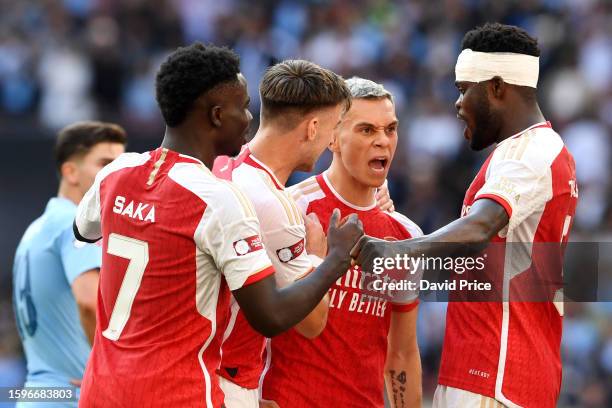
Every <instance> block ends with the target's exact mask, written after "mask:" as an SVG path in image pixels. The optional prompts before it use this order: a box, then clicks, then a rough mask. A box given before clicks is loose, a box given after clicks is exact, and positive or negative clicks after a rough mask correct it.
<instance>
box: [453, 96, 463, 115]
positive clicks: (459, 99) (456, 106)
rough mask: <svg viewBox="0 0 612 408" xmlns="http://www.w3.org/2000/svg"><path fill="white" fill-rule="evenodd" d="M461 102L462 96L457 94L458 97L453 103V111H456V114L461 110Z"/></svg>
mask: <svg viewBox="0 0 612 408" xmlns="http://www.w3.org/2000/svg"><path fill="white" fill-rule="evenodd" d="M461 102H463V95H461V94H459V97H458V98H457V100H456V101H455V109H457V112H459V110H460V109H461Z"/></svg>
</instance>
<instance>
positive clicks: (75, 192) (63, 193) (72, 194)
mask: <svg viewBox="0 0 612 408" xmlns="http://www.w3.org/2000/svg"><path fill="white" fill-rule="evenodd" d="M57 196H58V197H61V198H65V199H67V200H70V201H72V202H73V203H74V204H76V205H79V203H80V202H81V200H82V199H83V194H82V193H81V192H80V191H79V189H78V188H76V187H73V186H71V185H69V184H68V183H67V182H66V181H65V180H63V179H62V180H60V185H59V189H58V190H57Z"/></svg>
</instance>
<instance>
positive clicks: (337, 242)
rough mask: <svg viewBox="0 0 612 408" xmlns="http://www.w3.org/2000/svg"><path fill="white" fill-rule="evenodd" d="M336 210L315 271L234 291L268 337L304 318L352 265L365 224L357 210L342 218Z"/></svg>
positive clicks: (253, 322) (249, 317)
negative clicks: (282, 284)
mask: <svg viewBox="0 0 612 408" xmlns="http://www.w3.org/2000/svg"><path fill="white" fill-rule="evenodd" d="M339 218H340V212H339V211H338V210H334V213H333V214H332V216H331V219H330V223H329V225H330V227H329V230H328V233H327V245H328V248H329V252H328V255H327V257H326V258H325V260H324V261H323V263H322V264H321V265H319V267H318V268H316V269H315V270H314V271H313V272H311V273H310V274H308V276H306V277H304V278H303V279H300V280H298V281H296V282H295V283H293V284H291V285H289V286H287V287H285V288H282V289H279V288H277V287H276V281H275V279H274V277H273V276H268V277H266V278H264V279H262V280H260V281H259V282H256V283H254V284H252V285H248V286H246V287H242V288H240V289H237V290H235V291H233V292H232V293H233V295H234V297H235V298H236V301H237V302H238V304H239V305H240V308H241V309H242V311H243V313H244V315H245V317H246V319H247V320H248V322H249V323H250V324H251V326H252V327H253V328H254V329H255V330H257V331H258V332H259V333H261V334H263V335H264V336H266V337H273V336H276V335H277V334H280V333H282V332H283V331H285V330H288V329H289V328H291V327H293V326H294V325H295V324H297V323H299V322H300V321H302V320H303V319H304V318H305V317H306V316H307V315H308V314H309V313H310V312H311V311H312V310H313V309H314V308H315V306H317V304H318V303H319V302H320V301H321V299H322V298H323V296H324V295H325V294H326V293H327V291H328V289H329V288H330V286H331V285H332V284H333V283H334V282H335V281H336V280H337V279H338V278H339V277H340V276H342V275H344V274H345V273H346V271H347V270H348V268H349V267H350V263H351V257H350V251H351V248H353V246H354V245H355V244H356V243H357V241H358V240H359V238H360V237H361V236H362V235H363V226H362V225H361V221H359V219H358V218H357V216H356V215H355V214H352V215H351V216H349V217H348V219H347V220H346V222H344V223H341V222H339Z"/></svg>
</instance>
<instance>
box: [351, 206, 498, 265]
mask: <svg viewBox="0 0 612 408" xmlns="http://www.w3.org/2000/svg"><path fill="white" fill-rule="evenodd" d="M508 221H509V217H508V213H507V212H506V210H505V209H504V207H503V206H501V205H500V204H498V203H497V202H495V201H493V200H489V199H487V198H483V199H480V200H477V201H476V202H475V203H474V205H473V206H472V208H471V210H470V212H469V213H468V215H467V216H465V217H463V218H460V219H458V220H455V221H453V222H451V223H450V224H448V225H446V226H444V227H442V228H440V229H439V230H437V231H434V232H433V233H431V234H429V235H424V236H422V237H419V238H414V239H408V240H404V241H394V242H389V241H384V240H380V239H377V238H372V237H369V236H364V237H363V238H362V239H361V240H360V241H359V244H358V245H357V246H356V247H355V248H354V250H353V251H352V252H351V256H352V257H353V258H355V259H357V263H358V264H360V265H363V266H364V268H366V269H367V268H368V267H371V265H372V264H373V259H374V258H376V257H391V256H395V255H397V254H408V256H422V255H424V256H426V257H435V256H469V255H473V254H476V253H478V252H480V251H482V250H484V249H485V248H486V247H487V245H488V244H489V242H490V241H491V239H492V238H493V237H494V236H495V235H496V234H497V233H498V232H499V231H500V230H501V229H502V228H504V227H505V226H506V225H507V224H508ZM448 243H453V245H452V246H449V245H446V244H448ZM440 244H442V245H440Z"/></svg>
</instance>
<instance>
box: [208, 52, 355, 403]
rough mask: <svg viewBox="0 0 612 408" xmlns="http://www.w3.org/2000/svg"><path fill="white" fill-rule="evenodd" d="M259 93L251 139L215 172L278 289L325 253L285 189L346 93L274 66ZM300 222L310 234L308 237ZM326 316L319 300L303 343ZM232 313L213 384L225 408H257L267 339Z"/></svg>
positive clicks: (297, 66) (314, 226) (303, 65)
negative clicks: (248, 215)
mask: <svg viewBox="0 0 612 408" xmlns="http://www.w3.org/2000/svg"><path fill="white" fill-rule="evenodd" d="M259 90H260V96H261V103H262V111H261V121H260V127H259V129H258V130H257V133H256V134H255V137H254V138H253V139H252V140H251V141H250V143H249V144H248V145H246V146H245V147H244V148H243V149H242V152H241V153H240V155H239V156H238V157H237V158H236V159H229V160H228V158H224V157H219V158H218V160H217V161H215V169H214V170H213V172H217V173H219V174H220V175H221V176H222V177H228V178H230V179H231V180H232V181H233V182H234V183H235V184H236V185H238V186H239V187H241V188H242V190H243V191H244V193H245V194H246V196H247V197H248V198H249V199H250V200H251V202H252V203H253V207H254V208H255V212H256V214H257V218H258V219H259V223H260V228H261V237H262V241H263V244H264V247H265V248H266V251H267V253H268V256H269V257H270V260H271V261H272V265H273V266H274V271H275V278H276V282H277V284H278V286H279V287H284V286H287V285H288V284H289V283H291V282H293V281H294V280H296V279H298V278H301V277H303V276H305V275H306V274H308V273H309V272H310V271H311V270H312V269H313V268H314V267H316V266H318V265H319V264H320V263H321V261H322V259H321V258H324V257H325V255H326V250H327V248H326V245H325V235H324V234H323V231H322V229H321V226H320V224H319V222H318V220H317V219H316V218H315V219H314V220H312V219H311V218H310V217H307V218H306V219H305V220H303V219H302V214H301V212H300V210H299V209H298V207H297V205H296V204H295V202H294V201H293V199H292V198H291V196H290V195H289V194H288V193H287V192H286V191H285V183H286V182H287V179H288V178H289V176H290V175H291V173H293V172H294V171H296V170H299V171H311V170H312V169H313V168H314V164H315V162H316V161H317V159H318V158H319V156H320V155H321V153H322V152H323V150H324V149H325V148H326V147H327V146H328V145H329V143H330V142H331V138H332V134H333V130H334V129H335V127H336V126H337V125H338V122H339V120H340V115H341V113H342V112H343V111H345V110H346V109H347V108H348V107H349V105H350V92H349V90H348V88H347V87H346V85H345V83H344V79H342V77H340V76H338V75H336V74H334V73H333V72H331V71H329V70H327V69H324V68H321V67H319V66H318V65H316V64H313V63H311V62H308V61H304V60H289V61H284V62H281V63H279V64H276V65H274V66H272V67H271V68H270V69H268V70H267V71H266V73H265V75H264V77H263V79H262V81H261V85H260V88H259ZM279 152H282V154H279ZM220 166H221V168H219V167H220ZM304 222H306V223H307V224H309V225H310V227H309V228H310V230H312V231H316V234H309V236H308V237H306V226H305V225H304ZM327 309H328V299H327V296H325V297H324V298H323V300H322V301H321V303H320V304H319V305H318V306H317V307H316V308H315V310H313V311H312V312H311V313H310V315H308V317H306V319H304V320H303V321H301V322H300V323H298V324H297V325H296V326H295V329H296V330H297V331H298V332H299V333H300V334H302V335H303V336H305V337H307V338H314V337H316V336H318V335H319V333H321V331H322V330H323V328H324V327H325V323H326V320H327ZM231 310H232V313H231V317H230V321H229V325H228V328H227V329H226V331H225V333H224V336H223V337H224V341H223V345H222V358H221V367H220V369H219V375H220V376H221V378H220V379H219V383H220V385H221V389H222V390H223V392H224V394H225V404H226V405H227V406H228V407H231V408H238V407H255V408H256V407H257V406H258V405H259V396H258V387H259V379H260V377H261V373H262V371H263V368H264V362H263V351H264V348H265V343H266V339H265V337H263V336H262V335H261V334H259V333H257V332H256V331H255V330H253V328H252V327H251V326H250V325H249V323H248V322H247V320H246V318H245V317H244V314H243V313H242V312H241V311H240V309H239V306H238V304H237V303H236V301H235V299H233V300H232V307H231Z"/></svg>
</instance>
